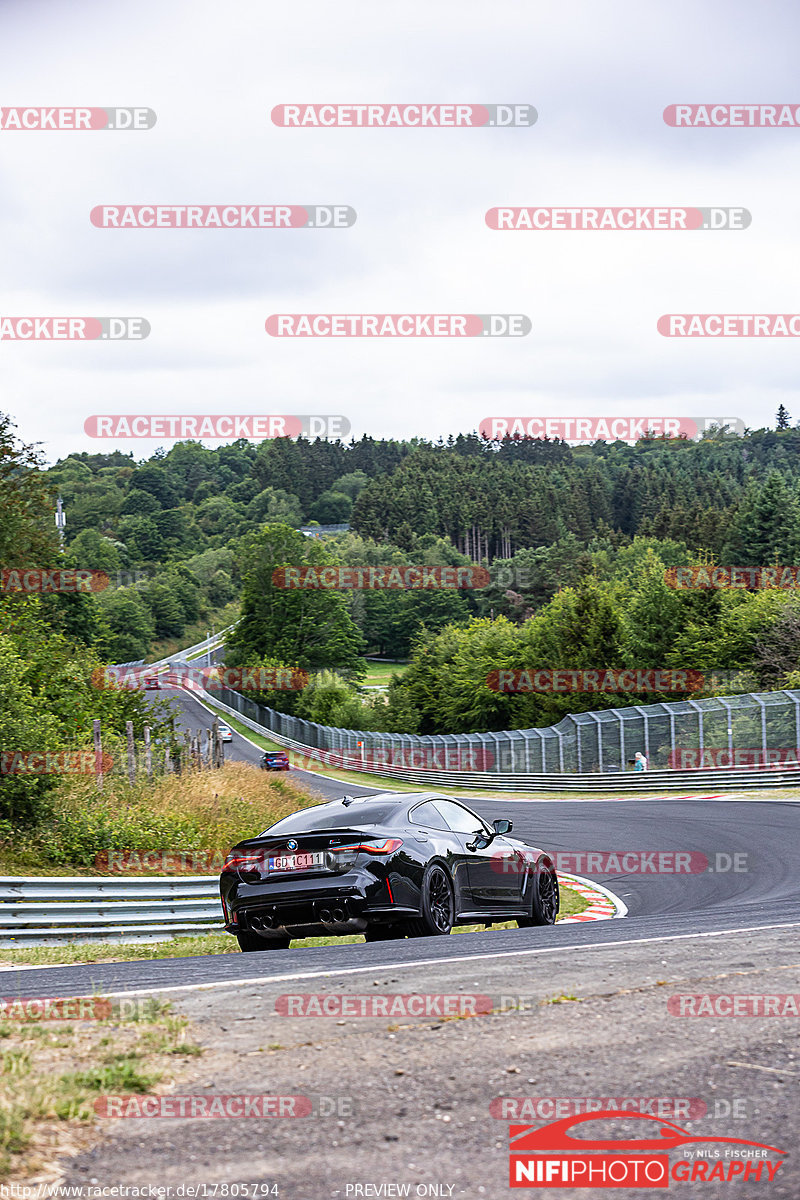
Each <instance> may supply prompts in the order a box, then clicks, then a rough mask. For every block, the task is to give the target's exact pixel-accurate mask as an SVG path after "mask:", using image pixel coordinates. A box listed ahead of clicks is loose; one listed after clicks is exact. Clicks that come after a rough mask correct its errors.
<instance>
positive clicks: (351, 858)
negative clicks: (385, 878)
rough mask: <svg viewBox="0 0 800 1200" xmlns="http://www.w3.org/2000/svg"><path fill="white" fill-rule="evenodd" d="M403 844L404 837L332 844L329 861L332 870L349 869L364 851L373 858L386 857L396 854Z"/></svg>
mask: <svg viewBox="0 0 800 1200" xmlns="http://www.w3.org/2000/svg"><path fill="white" fill-rule="evenodd" d="M402 844H403V839H402V838H386V840H385V841H383V842H379V841H377V840H375V841H361V842H348V843H347V844H346V845H344V846H331V847H330V849H329V850H328V863H329V865H330V869H331V870H332V871H348V870H349V869H350V867H352V866H353V863H354V862H355V861H356V859H357V858H358V856H359V854H361V853H362V852H363V853H364V854H369V855H370V856H371V857H372V858H381V857H383V858H385V857H386V856H387V855H389V854H394V852H395V851H396V850H399V849H400V847H401V846H402Z"/></svg>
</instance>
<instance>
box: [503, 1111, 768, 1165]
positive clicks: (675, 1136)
mask: <svg viewBox="0 0 800 1200" xmlns="http://www.w3.org/2000/svg"><path fill="white" fill-rule="evenodd" d="M610 1119H614V1120H625V1121H628V1122H630V1121H642V1122H645V1123H647V1122H649V1123H650V1129H653V1126H655V1125H657V1126H658V1127H659V1128H658V1134H657V1135H656V1136H650V1137H644V1138H629V1139H624V1140H623V1139H620V1138H602V1139H599V1140H598V1139H589V1138H585V1137H581V1136H580V1135H578V1136H577V1137H576V1136H573V1135H572V1134H571V1133H570V1132H569V1131H570V1129H571V1128H573V1127H576V1126H581V1125H584V1124H586V1123H593V1122H596V1121H601V1120H610ZM640 1128H642V1127H641V1126H640ZM653 1133H655V1130H653ZM509 1139H510V1148H511V1151H512V1152H513V1153H519V1152H520V1151H524V1152H526V1153H531V1152H533V1153H535V1152H536V1151H539V1150H544V1149H547V1150H549V1151H560V1152H562V1153H563V1152H564V1151H567V1152H570V1151H571V1152H572V1153H577V1152H578V1151H581V1150H583V1151H586V1150H616V1151H618V1152H619V1151H626V1150H636V1151H643V1150H669V1149H675V1148H677V1147H678V1146H684V1145H688V1144H691V1143H694V1142H718V1143H719V1142H723V1143H726V1144H727V1145H737V1146H757V1147H759V1148H760V1149H763V1150H771V1151H772V1152H773V1153H775V1154H785V1153H786V1152H785V1151H784V1150H779V1149H778V1147H777V1146H768V1145H766V1144H765V1143H764V1142H751V1141H747V1140H745V1139H744V1138H731V1137H713V1136H711V1135H709V1134H705V1135H704V1136H700V1135H694V1134H691V1133H689V1131H688V1130H686V1129H682V1128H681V1127H680V1125H675V1124H673V1122H672V1121H661V1120H658V1119H657V1118H654V1117H650V1116H648V1115H646V1114H645V1113H637V1112H626V1113H624V1114H623V1113H620V1112H619V1110H616V1109H613V1110H609V1111H605V1112H593V1113H586V1114H584V1115H582V1116H572V1117H566V1118H564V1120H562V1121H552V1122H550V1123H548V1124H547V1125H544V1126H541V1127H537V1126H535V1125H511V1126H510V1127H509Z"/></svg>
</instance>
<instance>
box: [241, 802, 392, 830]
mask: <svg viewBox="0 0 800 1200" xmlns="http://www.w3.org/2000/svg"><path fill="white" fill-rule="evenodd" d="M397 812H398V806H397V804H387V803H386V802H385V801H384V802H383V803H382V804H370V803H368V802H359V801H358V800H354V801H353V803H352V804H348V805H344V804H340V803H338V802H334V803H333V804H317V805H315V806H314V808H306V809H303V810H302V812H296V813H292V815H291V816H290V817H284V818H283V819H282V820H281V821H276V823H275V824H274V825H270V827H269V829H265V830H264V833H265V834H267V833H268V834H269V835H270V836H272V834H275V833H303V832H305V831H306V830H308V829H351V828H352V827H353V826H359V827H360V826H361V825H384V824H385V823H386V822H387V821H390V820H391V819H392V817H394V816H395V815H396V814H397Z"/></svg>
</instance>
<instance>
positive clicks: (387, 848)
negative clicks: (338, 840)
mask: <svg viewBox="0 0 800 1200" xmlns="http://www.w3.org/2000/svg"><path fill="white" fill-rule="evenodd" d="M402 844H403V839H402V838H387V839H386V841H384V842H353V843H352V844H349V845H347V846H331V853H332V854H341V853H344V852H345V851H348V852H349V853H351V854H358V852H359V851H360V850H363V851H364V852H365V853H366V854H394V852H395V851H396V850H399V849H400V847H401V846H402Z"/></svg>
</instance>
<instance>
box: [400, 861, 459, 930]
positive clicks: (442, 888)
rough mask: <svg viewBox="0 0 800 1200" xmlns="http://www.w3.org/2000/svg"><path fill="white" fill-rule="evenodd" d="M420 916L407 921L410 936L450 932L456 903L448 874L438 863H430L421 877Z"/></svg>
mask: <svg viewBox="0 0 800 1200" xmlns="http://www.w3.org/2000/svg"><path fill="white" fill-rule="evenodd" d="M421 892H422V916H421V917H414V918H413V919H412V920H411V921H409V922H408V931H409V933H410V934H411V936H412V937H444V936H445V935H446V934H448V933H451V932H452V929H453V923H454V921H455V913H456V905H455V898H454V896H453V885H452V883H451V882H450V876H449V875H448V874H447V871H446V870H445V869H444V867H443V866H441V864H440V863H431V864H429V866H427V867H426V868H425V874H424V875H423V877H422V888H421Z"/></svg>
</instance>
